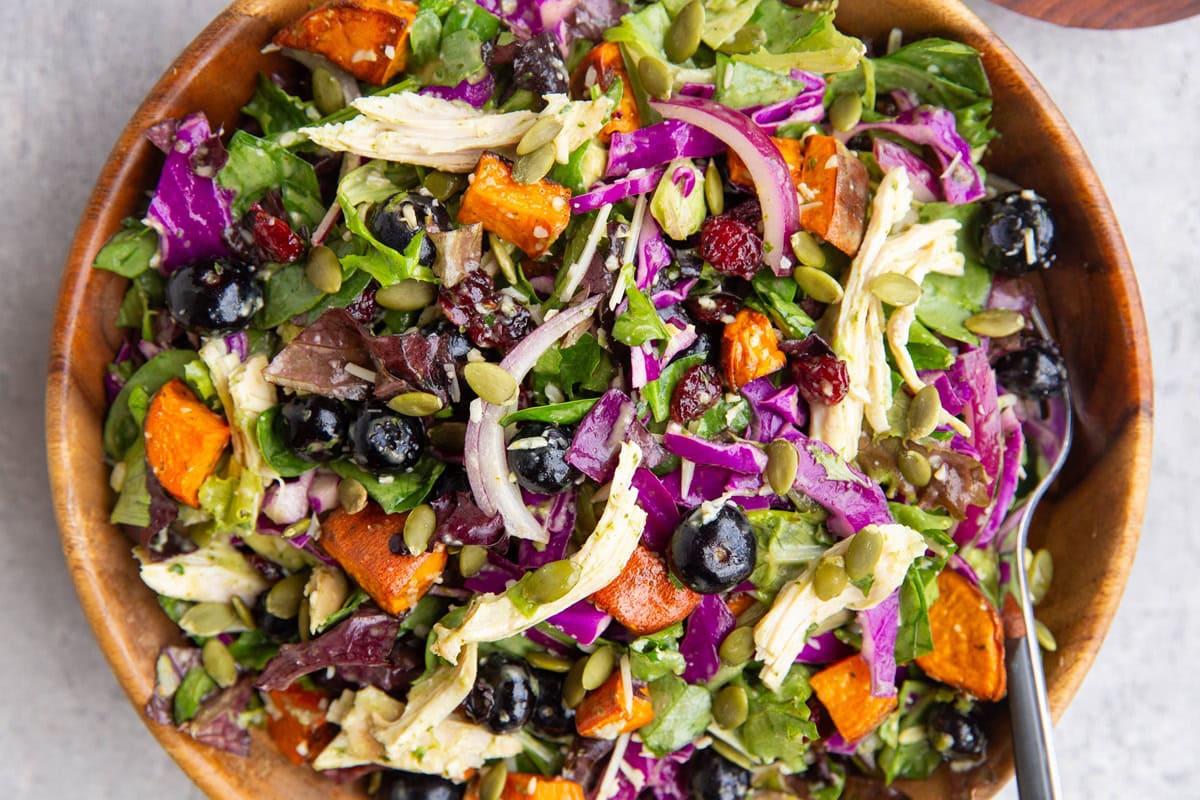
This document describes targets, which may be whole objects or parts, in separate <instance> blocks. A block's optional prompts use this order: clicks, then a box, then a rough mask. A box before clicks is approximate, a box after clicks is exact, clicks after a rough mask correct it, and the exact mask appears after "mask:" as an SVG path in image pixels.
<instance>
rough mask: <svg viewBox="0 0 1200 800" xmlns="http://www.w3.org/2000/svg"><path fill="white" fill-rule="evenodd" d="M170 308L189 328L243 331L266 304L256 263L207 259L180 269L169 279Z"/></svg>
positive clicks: (180, 322) (211, 331)
mask: <svg viewBox="0 0 1200 800" xmlns="http://www.w3.org/2000/svg"><path fill="white" fill-rule="evenodd" d="M166 294H167V310H168V311H169V312H170V313H171V316H172V317H174V318H175V320H176V321H177V322H178V323H179V324H180V325H183V326H184V327H185V328H187V329H188V330H193V331H199V332H201V333H227V332H230V331H239V330H242V329H244V328H246V327H247V326H248V325H249V324H250V320H251V319H253V317H254V315H255V314H257V313H258V310H259V309H260V308H262V304H263V292H262V287H261V286H260V285H259V283H258V281H257V280H255V278H254V267H252V266H250V265H249V264H242V263H239V262H236V261H226V260H217V261H205V262H202V263H199V264H191V265H189V266H186V267H182V268H181V269H178V270H176V271H175V272H173V273H172V274H171V277H170V278H168V279H167V292H166Z"/></svg>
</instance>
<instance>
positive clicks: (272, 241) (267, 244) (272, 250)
mask: <svg viewBox="0 0 1200 800" xmlns="http://www.w3.org/2000/svg"><path fill="white" fill-rule="evenodd" d="M247 216H249V217H250V226H251V230H252V231H253V232H254V243H255V244H256V245H258V248H259V249H260V250H261V251H262V253H263V256H265V257H266V260H267V261H273V262H275V263H277V264H290V263H292V262H293V261H295V260H296V259H297V258H299V257H300V256H301V255H303V254H304V240H303V239H301V238H300V237H299V236H297V235H296V234H295V232H293V231H292V229H291V227H290V226H289V225H288V224H287V223H286V222H284V221H283V220H282V219H280V218H279V217H277V216H275V215H273V214H269V213H267V211H266V210H265V209H264V208H263V207H262V206H260V205H259V204H258V203H255V204H254V205H252V206H250V210H249V211H248V212H247Z"/></svg>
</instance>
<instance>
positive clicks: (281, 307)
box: [254, 261, 324, 330]
mask: <svg viewBox="0 0 1200 800" xmlns="http://www.w3.org/2000/svg"><path fill="white" fill-rule="evenodd" d="M323 296H324V295H323V294H322V292H321V290H320V289H318V288H317V287H316V286H313V284H312V281H310V280H309V279H308V274H307V271H306V269H305V265H304V263H303V262H300V261H297V262H295V263H292V264H288V265H287V266H285V267H284V268H283V269H281V270H279V271H278V272H276V273H275V274H274V275H272V276H271V277H270V279H269V280H267V281H266V282H265V283H264V284H263V307H262V310H261V311H259V312H258V314H257V315H256V316H255V318H254V326H255V327H256V328H259V329H261V330H271V329H273V328H277V327H279V326H280V325H282V324H283V323H285V322H287V321H288V320H290V319H291V318H292V317H297V316H299V315H301V314H303V313H304V312H305V311H308V310H309V309H311V308H312V307H313V306H315V305H316V304H317V303H318V302H319V301H320V300H321V298H322V297H323Z"/></svg>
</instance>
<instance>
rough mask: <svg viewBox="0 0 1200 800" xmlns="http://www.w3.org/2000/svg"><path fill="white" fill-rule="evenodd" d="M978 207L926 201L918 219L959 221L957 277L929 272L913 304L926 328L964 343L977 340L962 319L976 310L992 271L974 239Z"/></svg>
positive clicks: (990, 282) (979, 305) (984, 293)
mask: <svg viewBox="0 0 1200 800" xmlns="http://www.w3.org/2000/svg"><path fill="white" fill-rule="evenodd" d="M979 213H980V208H979V206H978V205H977V204H974V203H971V204H966V205H959V206H952V205H950V204H949V203H926V204H925V205H924V206H922V207H921V211H920V215H919V219H920V221H921V222H930V221H933V220H937V219H956V220H958V221H959V222H960V223H961V224H962V228H961V229H960V230H959V232H958V249H959V251H960V252H961V253H962V254H963V258H964V260H965V262H966V263H965V266H964V270H963V274H962V276H960V277H955V276H951V275H936V274H935V275H929V276H928V277H926V278H925V281H924V283H923V284H922V289H923V291H922V293H921V300H920V302H919V303H918V304H917V319H918V320H920V321H921V324H923V325H924V326H925V327H926V328H928V329H929V330H931V331H936V332H937V333H940V334H942V335H943V336H946V337H949V338H951V339H954V340H955V341H958V342H966V343H967V344H972V345H974V344H978V343H979V339H978V338H976V336H975V334H973V333H971V332H970V331H968V330H967V329H966V328H964V327H963V321H964V320H965V319H966V318H967V317H969V316H971V315H972V314H974V313H976V312H977V311H980V310H981V309H982V308H983V305H984V303H986V302H987V298H988V293H989V292H990V291H991V289H992V273H991V272H989V271H988V269H987V268H986V267H984V266H983V263H982V262H981V261H980V258H979V248H978V245H977V243H976V232H977V230H978V223H979Z"/></svg>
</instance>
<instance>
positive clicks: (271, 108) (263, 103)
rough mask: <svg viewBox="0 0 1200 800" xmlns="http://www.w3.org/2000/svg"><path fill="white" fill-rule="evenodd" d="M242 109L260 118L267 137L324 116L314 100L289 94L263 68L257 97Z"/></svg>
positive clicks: (301, 126)
mask: <svg viewBox="0 0 1200 800" xmlns="http://www.w3.org/2000/svg"><path fill="white" fill-rule="evenodd" d="M242 113H243V114H246V115H247V116H251V117H254V119H256V120H258V124H259V127H261V128H262V131H263V133H264V134H265V135H266V136H268V137H274V136H278V135H279V134H281V133H287V132H288V131H294V130H296V129H297V128H303V127H304V126H305V125H311V124H312V123H313V122H315V121H316V120H318V119H320V117H321V115H320V114H319V113H317V110H316V109H315V108H314V107H313V104H312V103H308V102H305V101H303V100H301V99H300V98H299V97H294V96H293V95H290V94H288V93H287V92H285V91H284V90H283V89H281V88H279V87H278V86H276V85H275V82H274V81H272V80H271V79H270V78H269V77H267V76H266V75H264V74H263V73H261V72H260V73H258V82H257V85H256V88H255V90H254V97H251V98H250V102H249V103H247V104H246V105H245V106H243V107H242Z"/></svg>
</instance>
